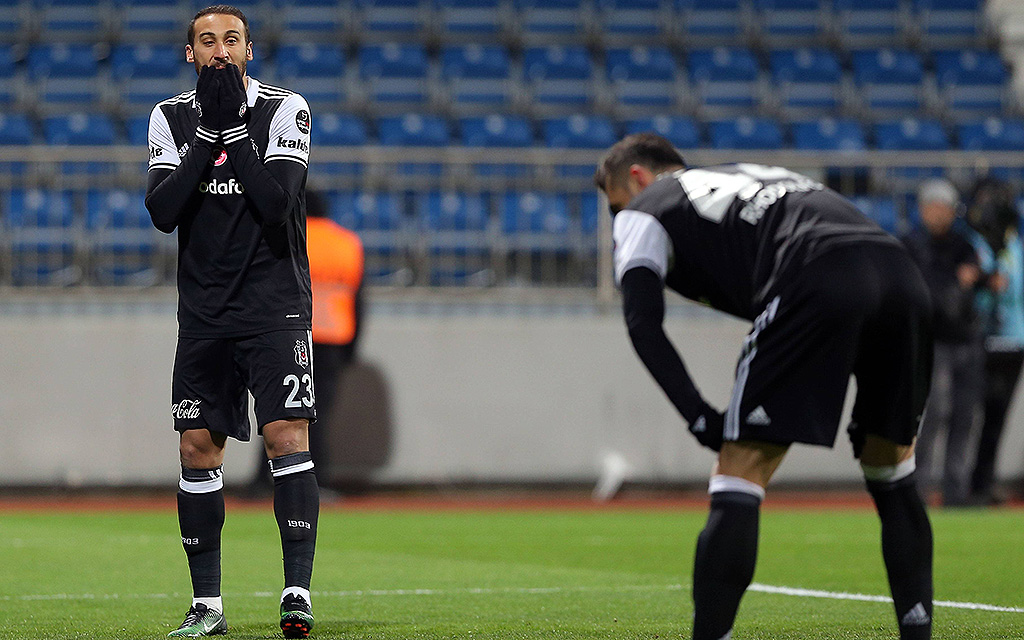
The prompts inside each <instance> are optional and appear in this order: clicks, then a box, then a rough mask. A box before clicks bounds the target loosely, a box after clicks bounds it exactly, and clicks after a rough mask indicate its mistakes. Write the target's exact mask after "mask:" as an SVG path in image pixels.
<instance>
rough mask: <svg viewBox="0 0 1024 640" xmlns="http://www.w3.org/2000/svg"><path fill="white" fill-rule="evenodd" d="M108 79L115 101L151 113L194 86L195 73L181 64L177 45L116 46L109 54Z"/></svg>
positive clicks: (181, 57)
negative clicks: (115, 90) (113, 86)
mask: <svg viewBox="0 0 1024 640" xmlns="http://www.w3.org/2000/svg"><path fill="white" fill-rule="evenodd" d="M110 75H111V78H112V79H113V80H114V82H116V83H117V85H118V99H119V100H120V101H122V102H123V103H125V104H127V105H129V106H131V107H134V108H135V109H136V110H142V109H146V110H148V109H151V108H152V107H153V105H154V104H156V103H157V102H160V101H161V100H166V99H167V98H169V97H171V96H173V95H177V94H179V93H181V92H182V91H187V90H188V89H190V88H192V87H193V86H194V85H195V81H194V78H195V71H194V70H193V67H192V66H191V65H188V64H185V63H184V57H183V55H182V48H181V46H180V45H170V44H168V45H149V44H139V45H124V44H123V45H117V46H115V47H114V48H113V50H112V51H111V54H110Z"/></svg>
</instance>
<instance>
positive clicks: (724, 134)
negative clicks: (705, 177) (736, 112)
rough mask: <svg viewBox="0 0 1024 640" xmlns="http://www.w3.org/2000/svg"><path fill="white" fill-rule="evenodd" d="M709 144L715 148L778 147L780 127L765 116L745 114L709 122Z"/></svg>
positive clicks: (780, 144) (780, 136)
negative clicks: (730, 118) (733, 118)
mask: <svg viewBox="0 0 1024 640" xmlns="http://www.w3.org/2000/svg"><path fill="white" fill-rule="evenodd" d="M709 128H710V132H711V146H712V147H714V148H716V149H780V148H781V147H782V127H780V126H779V123H777V122H775V121H774V120H769V119H767V118H750V117H747V116H744V117H741V118H737V119H735V120H721V121H718V122H712V123H711V124H710V127H709Z"/></svg>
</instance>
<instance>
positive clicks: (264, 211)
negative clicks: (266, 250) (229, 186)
mask: <svg viewBox="0 0 1024 640" xmlns="http://www.w3.org/2000/svg"><path fill="white" fill-rule="evenodd" d="M227 152H228V162H230V163H231V168H232V169H234V171H235V176H236V177H237V178H238V181H239V182H241V183H242V186H243V187H245V192H246V194H247V195H248V196H249V201H250V202H252V203H253V205H255V207H256V210H257V212H258V213H259V216H260V218H261V222H262V224H263V226H265V227H276V226H280V225H282V224H284V223H285V221H287V220H288V219H289V218H291V216H292V214H293V213H294V211H295V208H296V207H298V205H299V195H300V194H301V193H302V187H303V184H304V182H305V179H306V168H305V167H304V166H303V165H301V164H299V163H298V162H293V161H291V160H274V161H273V162H269V163H266V164H264V162H263V161H262V160H260V157H259V155H257V153H256V150H255V149H253V145H252V139H251V138H249V136H248V135H246V136H244V137H242V139H241V140H238V141H236V142H233V143H231V144H228V145H227Z"/></svg>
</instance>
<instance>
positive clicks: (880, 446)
mask: <svg viewBox="0 0 1024 640" xmlns="http://www.w3.org/2000/svg"><path fill="white" fill-rule="evenodd" d="M913 456H914V445H913V444H909V445H907V444H897V443H896V442H893V441H892V440H889V439H887V438H883V437H881V436H876V435H873V434H868V435H867V436H866V437H865V438H864V449H863V451H861V454H860V463H861V465H862V466H866V467H891V466H895V465H897V464H900V463H902V462H905V461H907V460H910V459H912V458H913Z"/></svg>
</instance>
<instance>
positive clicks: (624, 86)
mask: <svg viewBox="0 0 1024 640" xmlns="http://www.w3.org/2000/svg"><path fill="white" fill-rule="evenodd" d="M605 70H606V73H607V76H608V81H609V82H610V83H611V85H612V91H613V92H614V94H615V99H616V101H617V102H618V103H619V105H621V106H622V107H625V108H626V109H627V110H629V111H632V110H634V109H636V108H638V107H646V108H653V109H657V110H664V111H667V110H670V109H671V108H672V107H674V106H675V105H676V102H677V100H678V84H677V79H678V78H677V73H676V60H675V58H674V57H673V56H672V52H671V51H669V50H668V48H667V47H632V48H629V49H608V51H607V53H606V56H605Z"/></svg>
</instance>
